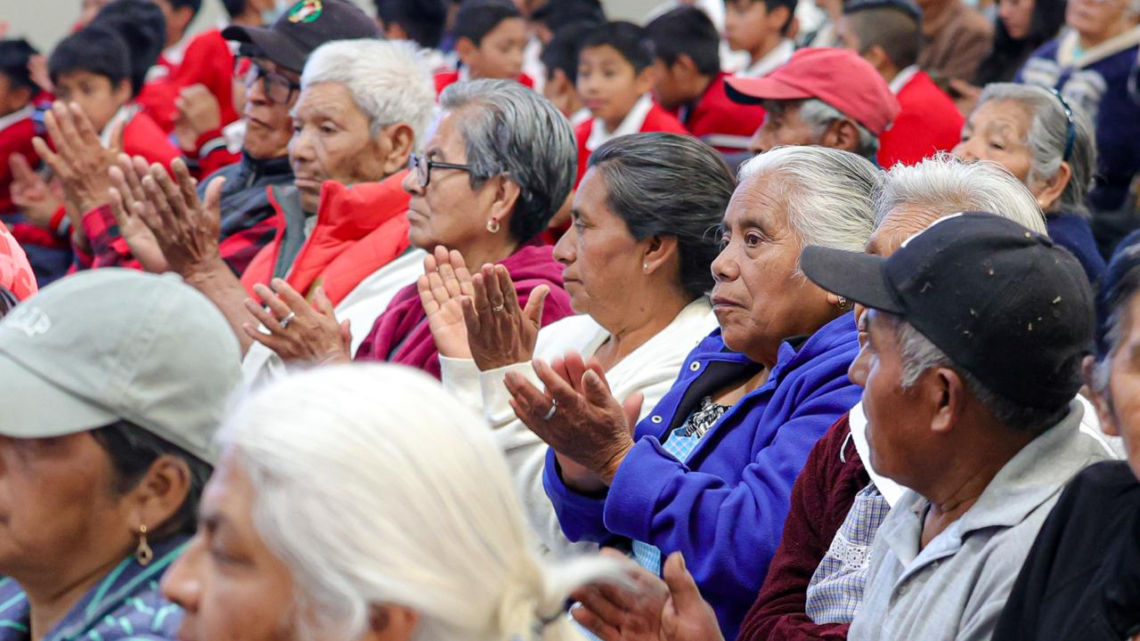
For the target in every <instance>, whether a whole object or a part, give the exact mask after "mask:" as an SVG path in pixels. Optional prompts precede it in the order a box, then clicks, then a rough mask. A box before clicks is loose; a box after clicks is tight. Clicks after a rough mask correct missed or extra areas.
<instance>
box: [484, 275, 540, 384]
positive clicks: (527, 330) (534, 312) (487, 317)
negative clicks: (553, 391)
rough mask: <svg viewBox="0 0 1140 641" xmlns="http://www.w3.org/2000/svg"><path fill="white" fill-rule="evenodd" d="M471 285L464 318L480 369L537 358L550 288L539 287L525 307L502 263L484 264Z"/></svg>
mask: <svg viewBox="0 0 1140 641" xmlns="http://www.w3.org/2000/svg"><path fill="white" fill-rule="evenodd" d="M472 288H473V290H474V295H473V296H472V297H470V298H468V299H466V300H464V301H463V318H464V320H465V321H466V323H467V342H468V344H469V345H470V347H471V357H472V358H474V359H475V364H476V365H477V366H478V367H479V369H480V370H481V371H484V372H486V371H488V370H493V369H498V368H500V367H506V366H508V365H514V364H516V363H525V362H527V361H529V360H530V359H532V358H534V346H535V344H536V343H537V342H538V331H539V330H540V329H541V328H542V308H543V305H544V304H545V302H546V297H547V295H548V294H550V288H549V287H547V286H546V285H541V286H539V287H536V288H535V289H534V291H532V292H531V295H530V298H529V299H528V300H527V303H526V307H525V308H523V307H522V306H521V305H520V304H519V296H518V292H517V291H516V290H515V284H514V281H512V280H511V275H510V273H509V272H508V271H507V268H506V267H503V266H502V265H484V266H483V269H482V270H480V272H479V273H478V274H475V276H473V277H472Z"/></svg>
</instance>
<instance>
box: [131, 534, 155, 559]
mask: <svg viewBox="0 0 1140 641" xmlns="http://www.w3.org/2000/svg"><path fill="white" fill-rule="evenodd" d="M146 532H147V530H146V526H145V525H140V526H139V544H138V547H136V548H135V560H136V561H138V562H139V565H141V566H143V567H144V568H145V567H146V566H148V565H150V562H151V561H153V560H154V550H152V549H150V544H148V543H147V542H146Z"/></svg>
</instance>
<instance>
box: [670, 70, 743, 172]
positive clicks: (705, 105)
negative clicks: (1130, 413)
mask: <svg viewBox="0 0 1140 641" xmlns="http://www.w3.org/2000/svg"><path fill="white" fill-rule="evenodd" d="M727 77H729V74H727V73H724V72H721V73H719V74H717V76H716V78H714V79H713V81H712V83H711V84H709V87H708V89H706V90H705V93H704V95H703V96H701V97H700V98H698V99H697V101H696V102H695V103H694V104H692V105H688V106H685V107H682V108H681V109H679V110H678V111H677V113H676V114H675V115H676V116H677V118H678V119H679V120H680V121H681V124H683V125H684V126H685V128H686V129H688V130H689V133H691V134H693V135H694V136H696V137H697V138H700V139H701V140H703V141H704V142H706V143H708V144H709V145H711V146H712V147H715V148H716V150H717V151H719V152H721V153H724V154H733V153H740V152H743V151H748V143H749V142H750V141H751V140H752V136H753V135H754V134H755V133H756V130H757V129H759V128H760V125H762V124H764V108H763V107H761V106H759V105H742V104H740V103H737V102H733V101H732V100H730V99H729V97H728V94H727V93H725V91H724V79H725V78H727Z"/></svg>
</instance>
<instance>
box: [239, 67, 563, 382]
mask: <svg viewBox="0 0 1140 641" xmlns="http://www.w3.org/2000/svg"><path fill="white" fill-rule="evenodd" d="M440 105H441V106H442V107H443V114H442V116H441V118H440V121H439V125H438V126H437V128H436V129H435V131H434V133H433V135H432V137H431V138H430V139H429V140H428V141H427V143H426V144H425V145H424V153H423V154H417V155H414V156H412V161H411V170H410V171H409V172H408V174H407V175H406V176H405V177H404V179H403V180H404V189H405V190H406V191H407V192H408V193H409V194H411V203H410V205H409V207H408V222H409V223H410V229H409V231H408V240H409V241H410V243H411V244H412V245H413V246H415V247H418V248H420V249H426V250H436V248H437V247H440V246H442V247H443V248H444V249H446V250H449V251H450V250H455V251H458V252H459V253H460V255H461V256H462V257H463V261H465V264H466V268H467V270H468V272H469V273H475V272H476V271H479V270H480V268H482V267H486V268H487V269H491V267H490V264H492V263H494V264H497V265H499V266H500V267H501V268H502V270H505V271H506V272H507V274H508V275H509V276H510V278H511V279H512V280H513V281H514V282H515V284H516V286H517V294H516V295H517V296H518V299H519V302H520V304H522V305H526V304H527V301H528V300H529V299H530V297H531V296H532V295H533V296H535V297H537V300H539V301H542V302H543V304H544V307H543V309H544V313H543V318H542V323H543V324H544V325H545V324H549V323H552V322H554V321H556V320H558V319H560V318H563V317H565V316H568V315H570V314H571V313H572V310H571V309H570V299H569V296H568V295H567V294H566V291H565V290H564V289H563V288H562V274H561V270H560V269H559V268H558V263H556V262H555V261H554V258H553V253H552V250H551V247H550V246H549V245H546V244H544V243H542V242H541V241H540V240H539V238H538V235H539V234H540V233H541V232H542V230H544V229H545V228H546V226H547V223H548V222H549V221H550V218H551V216H553V215H554V212H555V211H556V210H557V209H558V208H559V207H561V205H562V203H563V202H565V201H566V198H567V196H568V195H569V194H570V186H571V185H572V184H573V179H574V173H573V172H574V151H573V149H574V142H573V136H572V135H571V133H570V125H569V124H568V123H567V122H566V119H565V118H563V117H562V114H560V113H558V110H557V109H555V108H554V105H552V104H550V102H549V101H547V100H546V99H544V98H542V97H541V96H539V95H538V94H536V93H535V92H533V91H531V90H529V89H527V88H526V87H523V86H522V85H519V84H518V83H516V82H513V81H509V80H479V81H474V82H465V83H457V84H455V85H454V86H452V87H448V88H447V89H445V90H444V92H443V95H442V96H440ZM540 143H545V144H540ZM405 197H406V196H405ZM499 271H501V270H499V269H496V270H495V273H499ZM420 273H421V274H422V273H423V272H422V271H421V272H420ZM415 281H416V276H415V275H412V276H410V278H409V279H408V285H407V286H406V287H404V288H403V289H401V290H399V291H398V292H397V293H396V295H395V297H394V298H392V299H391V303H390V304H389V305H388V307H387V309H386V310H385V311H384V312H383V313H382V314H380V316H379V318H375V322H374V323H372V324H371V331H370V332H367V334H366V336H365V338H364V340H363V342H361V343H357V342H355V341H353V342H351V343H348V342H347V341H346V340H345V339H344V337H343V336H342V335H343V333H344V328H343V327H341V326H339V325H338V323H337V319H336V318H335V317H334V316H333V314H332V312H331V310H330V309H328V306H327V305H326V306H325V307H324V309H321V310H319V311H317V310H314V309H313V308H312V307H311V306H310V305H309V304H308V303H307V302H306V301H305V300H304V299H303V298H302V297H300V296H294V295H293V291H292V290H291V288H290V287H289V285H288V284H287V283H284V282H277V281H275V282H274V283H273V284H274V287H275V288H276V289H277V291H278V293H279V294H280V293H284V294H285V296H284V298H285V300H281V299H279V298H278V297H276V296H274V295H273V292H270V291H269V290H268V289H267V288H259V289H258V290H257V294H258V295H259V296H260V297H261V298H262V300H266V301H267V302H268V303H269V306H270V308H271V312H272V313H266V312H264V311H262V310H261V309H260V308H259V307H258V306H257V305H255V304H253V303H252V301H251V302H250V303H248V304H247V305H248V308H249V311H250V312H251V313H253V314H255V315H256V316H257V318H258V320H260V321H261V323H262V325H263V326H264V327H265V328H266V329H268V331H269V332H270V334H262V333H259V332H257V331H256V330H254V329H253V328H252V327H251V328H247V329H246V334H247V335H248V336H249V337H250V338H252V339H253V340H256V341H258V342H260V343H263V344H265V345H266V346H267V347H269V348H271V349H273V351H275V352H276V353H277V354H278V356H280V357H281V358H282V359H283V360H284V361H286V362H289V361H309V362H322V361H329V360H348V359H349V358H350V356H351V355H353V354H355V358H356V360H364V361H388V362H393V363H399V364H402V365H407V366H409V367H415V368H418V369H422V370H424V371H426V372H428V373H430V374H432V375H434V376H436V377H437V378H438V377H439V376H440V362H439V351H438V348H437V346H436V344H435V340H434V339H433V338H432V333H431V328H430V325H429V323H428V322H427V314H426V311H425V309H424V305H423V302H422V301H421V297H420V294H419V291H418V289H417V287H416V282H415ZM393 284H396V283H395V282H393ZM536 304H537V303H536ZM283 318H287V319H290V320H289V321H287V322H286V323H285V326H284V327H282V326H281V323H280V322H279V320H278V319H283ZM294 318H296V320H297V322H293V321H292V319H294ZM360 326H361V325H357V327H360ZM363 326H364V327H369V325H367V324H364V325H363ZM357 345H359V348H357V347H356V346H357Z"/></svg>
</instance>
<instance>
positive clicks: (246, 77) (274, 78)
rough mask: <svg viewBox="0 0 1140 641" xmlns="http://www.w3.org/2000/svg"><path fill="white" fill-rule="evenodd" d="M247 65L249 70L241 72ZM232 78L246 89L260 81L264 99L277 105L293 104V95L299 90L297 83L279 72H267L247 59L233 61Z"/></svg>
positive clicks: (299, 86)
mask: <svg viewBox="0 0 1140 641" xmlns="http://www.w3.org/2000/svg"><path fill="white" fill-rule="evenodd" d="M247 63H248V64H249V68H248V69H246V70H244V71H243V69H242V68H243V67H244V66H245V65H246V64H247ZM234 76H235V77H237V78H240V79H241V82H242V84H244V85H245V88H246V89H249V88H250V87H252V86H253V83H255V82H257V81H258V80H259V79H260V80H261V90H262V91H264V92H265V97H266V98H269V100H271V101H272V102H275V103H277V104H279V105H287V104H290V103H291V102H293V98H294V94H295V93H296V92H297V91H300V90H301V85H300V84H299V83H296V82H293V81H292V80H290V79H289V78H288V77H287V76H285V75H284V74H282V73H280V72H277V71H269V70H267V69H265V68H264V67H262V66H261V65H259V64H257V63H256V62H254V61H252V60H250V59H248V58H238V59H237V60H235V61H234Z"/></svg>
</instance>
